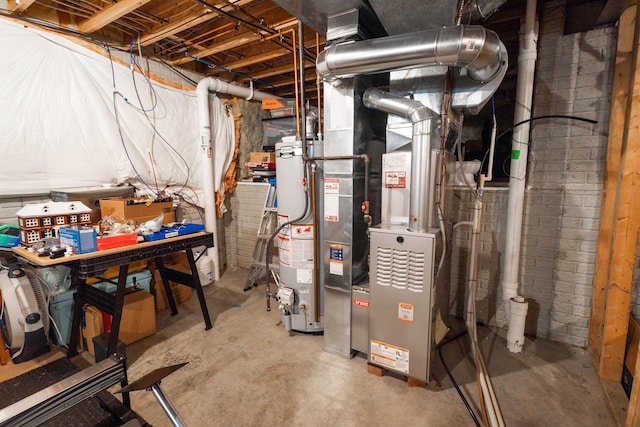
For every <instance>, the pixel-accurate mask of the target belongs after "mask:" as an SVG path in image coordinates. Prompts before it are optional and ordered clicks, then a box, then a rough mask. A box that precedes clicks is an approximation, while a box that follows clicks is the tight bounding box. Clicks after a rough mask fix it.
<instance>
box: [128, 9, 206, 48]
mask: <svg viewBox="0 0 640 427" xmlns="http://www.w3.org/2000/svg"><path fill="white" fill-rule="evenodd" d="M216 16H218V14H217V13H214V12H213V11H212V10H211V9H205V10H203V11H202V12H201V13H199V14H198V15H189V16H187V17H186V18H183V19H181V20H179V21H176V22H172V23H170V24H168V25H163V26H162V27H159V28H157V29H156V30H154V31H153V32H151V33H147V34H144V35H142V36H141V37H140V44H141V45H142V46H149V45H150V44H153V43H155V42H157V41H159V40H162V39H165V38H168V37H170V36H173V35H174V34H175V33H178V32H180V31H184V30H188V29H189V28H191V27H194V26H196V25H198V24H202V23H203V22H207V21H209V20H210V19H213V18H215V17H216Z"/></svg>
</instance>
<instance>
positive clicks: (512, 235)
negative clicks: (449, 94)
mask: <svg viewBox="0 0 640 427" xmlns="http://www.w3.org/2000/svg"><path fill="white" fill-rule="evenodd" d="M537 37H538V30H537V23H536V0H528V1H527V9H526V16H525V22H524V28H523V34H522V35H521V41H520V52H519V55H518V82H517V88H516V109H515V114H514V122H515V123H519V122H521V121H524V120H528V119H530V118H531V105H532V103H533V82H534V72H535V64H536V57H537ZM511 147H512V148H511V178H510V180H509V202H508V207H507V228H506V243H505V260H504V270H503V274H502V290H503V293H502V298H503V301H504V302H505V310H506V311H507V315H508V318H509V330H511V328H512V326H511V325H512V322H511V318H510V316H509V311H510V310H509V301H511V299H512V298H514V297H516V296H517V295H518V286H519V261H520V244H521V240H522V216H523V215H522V214H523V206H524V193H525V178H526V173H527V157H528V152H529V150H528V147H529V124H528V123H526V124H523V125H520V126H518V127H516V128H515V129H514V131H513V139H512V145H511ZM523 339H524V338H523ZM507 346H508V347H509V346H510V344H509V343H508V344H507Z"/></svg>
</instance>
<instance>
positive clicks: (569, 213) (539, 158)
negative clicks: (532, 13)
mask: <svg viewBox="0 0 640 427" xmlns="http://www.w3.org/2000/svg"><path fill="white" fill-rule="evenodd" d="M563 5H564V1H551V2H547V3H545V6H544V10H543V12H542V19H541V23H540V24H541V25H540V37H539V43H538V48H539V49H538V62H537V68H536V79H535V94H534V105H533V116H542V115H551V114H561V115H573V116H580V117H586V118H589V119H594V120H598V124H597V125H595V126H593V125H590V124H586V123H582V122H578V121H571V120H566V119H553V120H541V121H538V122H535V123H534V124H533V126H532V134H531V135H532V137H531V145H530V147H529V150H530V151H529V175H528V177H527V187H526V194H525V212H524V230H523V239H522V247H521V263H520V288H519V290H520V294H521V295H522V296H524V297H526V298H528V299H529V301H530V304H529V315H528V319H527V327H526V332H527V333H528V334H533V335H536V336H538V337H542V338H550V339H552V340H555V341H560V342H565V343H568V344H572V345H577V346H585V345H586V339H587V335H588V326H589V312H590V304H591V287H592V281H593V272H594V261H595V253H596V243H597V237H598V226H599V215H600V201H601V194H602V183H603V170H604V161H605V153H606V144H607V133H608V120H609V109H610V96H611V93H610V91H611V85H612V79H613V67H614V60H615V51H616V29H615V28H613V27H609V28H603V29H596V30H592V31H589V32H586V33H577V34H569V35H563V24H564V12H563V10H564V9H563V7H562V6H563ZM510 60H511V61H516V60H517V58H510ZM455 200H456V203H457V204H458V206H459V207H460V211H459V215H458V220H459V221H462V220H468V219H469V218H470V216H469V215H470V210H469V208H470V206H471V204H472V200H471V195H470V194H469V192H468V190H461V189H460V190H457V191H456V198H455ZM507 200H508V193H507V192H505V191H502V190H497V189H496V190H488V191H486V192H485V197H484V207H483V220H484V221H483V222H484V224H483V226H482V231H483V234H482V238H481V246H480V255H479V262H478V279H479V280H478V287H479V291H478V298H479V300H480V302H479V304H478V310H479V313H478V319H479V320H482V321H484V322H487V323H490V324H494V325H497V326H500V327H504V326H506V317H505V312H504V307H503V306H502V290H501V288H500V280H501V277H500V272H501V269H502V264H503V258H502V256H503V252H504V231H505V225H506V210H507ZM468 237H470V236H469V235H468V231H467V230H464V229H462V230H460V231H459V232H457V236H456V238H457V247H454V249H453V252H452V256H453V257H454V258H453V262H456V261H459V260H462V261H463V263H462V264H461V265H462V268H461V269H460V270H459V271H458V272H456V268H455V267H454V268H452V271H453V277H452V283H453V284H454V285H453V288H452V293H453V294H455V292H456V291H458V292H459V289H460V286H461V283H464V279H463V280H462V281H461V279H460V277H458V275H459V274H460V272H463V271H464V272H465V275H466V268H467V262H468V261H467V253H468V250H469V248H468V242H467V241H460V240H461V239H467V238H468ZM454 265H455V264H454ZM638 299H639V298H636V300H638ZM460 306H462V307H460ZM461 308H463V302H460V303H458V304H457V305H456V306H454V307H451V310H452V311H453V312H454V313H456V314H458V315H460V314H461V313H462V311H461Z"/></svg>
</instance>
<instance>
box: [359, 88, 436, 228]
mask: <svg viewBox="0 0 640 427" xmlns="http://www.w3.org/2000/svg"><path fill="white" fill-rule="evenodd" d="M362 101H363V103H364V105H365V107H367V108H372V109H375V110H380V111H383V112H385V113H388V114H395V115H397V116H400V117H404V118H406V119H409V120H411V123H412V125H413V134H412V137H411V184H410V185H409V188H410V195H409V230H410V231H417V232H421V233H426V232H427V230H428V228H429V224H431V223H432V219H433V218H430V212H431V211H430V209H429V200H431V197H430V196H431V192H433V191H434V190H433V188H430V186H429V172H430V170H431V168H430V166H429V159H430V154H431V141H430V134H431V121H432V119H433V118H434V117H435V116H436V114H435V112H433V111H432V110H431V109H429V108H427V107H425V106H424V105H423V104H422V103H421V102H420V101H416V100H413V99H407V98H402V97H399V96H395V95H391V94H390V93H387V92H383V91H381V90H380V89H376V88H369V89H367V90H366V91H365V92H364V95H363V96H362Z"/></svg>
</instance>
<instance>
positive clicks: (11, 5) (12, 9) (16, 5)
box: [7, 0, 35, 14]
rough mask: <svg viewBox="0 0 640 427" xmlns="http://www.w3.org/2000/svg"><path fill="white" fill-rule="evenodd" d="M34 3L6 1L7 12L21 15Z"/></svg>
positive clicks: (19, 0) (20, 0)
mask: <svg viewBox="0 0 640 427" xmlns="http://www.w3.org/2000/svg"><path fill="white" fill-rule="evenodd" d="M34 1H35V0H8V1H7V10H8V11H9V13H12V14H17V13H22V12H24V11H25V10H27V9H28V8H29V6H31V5H32V4H33V2H34Z"/></svg>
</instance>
